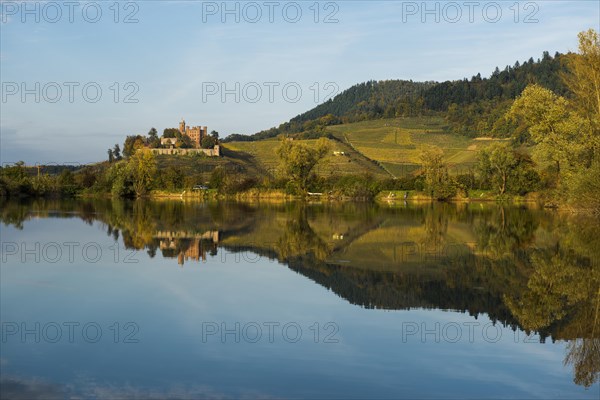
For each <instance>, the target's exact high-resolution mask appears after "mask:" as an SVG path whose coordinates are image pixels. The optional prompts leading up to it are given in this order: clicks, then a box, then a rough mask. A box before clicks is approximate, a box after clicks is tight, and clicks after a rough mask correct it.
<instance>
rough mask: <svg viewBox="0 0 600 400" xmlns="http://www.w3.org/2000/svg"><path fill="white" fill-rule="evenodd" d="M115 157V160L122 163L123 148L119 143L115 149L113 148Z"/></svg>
mask: <svg viewBox="0 0 600 400" xmlns="http://www.w3.org/2000/svg"><path fill="white" fill-rule="evenodd" d="M112 153H113V157H114V158H115V160H117V161H120V160H121V159H122V158H123V157H121V147H119V144H118V143H115V147H113V151H112Z"/></svg>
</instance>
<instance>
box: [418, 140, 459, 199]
mask: <svg viewBox="0 0 600 400" xmlns="http://www.w3.org/2000/svg"><path fill="white" fill-rule="evenodd" d="M420 158H421V162H422V166H423V172H424V175H425V191H426V192H427V193H429V195H430V196H431V197H432V198H435V199H437V200H447V199H449V198H450V197H452V196H454V195H456V182H454V179H452V178H451V177H450V175H449V174H448V167H447V166H446V164H445V163H444V152H443V151H442V149H440V148H439V147H437V146H428V147H426V148H425V149H423V151H422V152H421V155H420Z"/></svg>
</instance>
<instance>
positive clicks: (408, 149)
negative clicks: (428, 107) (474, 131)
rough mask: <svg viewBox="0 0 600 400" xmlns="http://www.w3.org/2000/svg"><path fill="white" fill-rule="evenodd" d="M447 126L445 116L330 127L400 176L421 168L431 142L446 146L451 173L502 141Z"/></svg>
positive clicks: (350, 143)
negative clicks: (454, 131)
mask: <svg viewBox="0 0 600 400" xmlns="http://www.w3.org/2000/svg"><path fill="white" fill-rule="evenodd" d="M443 128H444V121H443V119H442V118H441V117H414V118H395V119H381V120H373V121H364V122H357V123H354V124H345V125H335V126H331V127H329V128H328V129H329V131H330V132H331V133H332V134H333V135H334V136H335V137H337V138H338V139H339V140H341V141H343V142H345V143H348V144H349V145H351V146H352V147H353V148H354V149H355V150H356V151H358V152H360V153H362V154H363V155H364V156H366V157H368V158H370V159H372V160H375V161H377V162H379V163H380V164H381V165H382V166H383V167H384V168H385V169H386V170H387V171H389V172H390V173H391V174H393V175H394V176H396V177H401V176H404V175H407V174H410V173H412V172H414V171H416V170H418V169H419V163H420V162H419V154H420V152H421V151H422V150H423V148H425V147H426V146H427V145H435V146H438V147H440V148H442V149H443V150H444V154H445V159H446V162H447V163H448V165H449V167H450V170H451V172H460V171H465V170H467V169H468V168H469V167H470V166H473V165H474V164H475V162H476V160H477V152H478V151H479V150H480V149H482V148H484V147H486V146H488V145H489V144H490V143H492V142H493V141H494V140H498V139H490V138H484V137H481V138H475V139H473V138H467V137H464V136H460V135H456V134H450V133H445V132H444V130H443Z"/></svg>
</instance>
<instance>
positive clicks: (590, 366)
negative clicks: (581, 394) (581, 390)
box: [565, 338, 600, 387]
mask: <svg viewBox="0 0 600 400" xmlns="http://www.w3.org/2000/svg"><path fill="white" fill-rule="evenodd" d="M565 365H572V366H573V370H574V371H575V378H574V379H573V381H574V382H575V383H576V384H578V385H583V386H585V387H590V386H592V385H593V384H594V383H595V382H597V381H598V374H600V339H598V338H591V339H586V338H583V339H574V340H571V341H570V342H569V344H567V356H566V357H565Z"/></svg>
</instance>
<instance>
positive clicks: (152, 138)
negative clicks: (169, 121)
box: [148, 128, 160, 149]
mask: <svg viewBox="0 0 600 400" xmlns="http://www.w3.org/2000/svg"><path fill="white" fill-rule="evenodd" d="M148 146H150V147H151V148H153V149H156V148H158V147H160V139H159V138H158V132H157V131H156V128H151V129H150V131H148Z"/></svg>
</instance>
